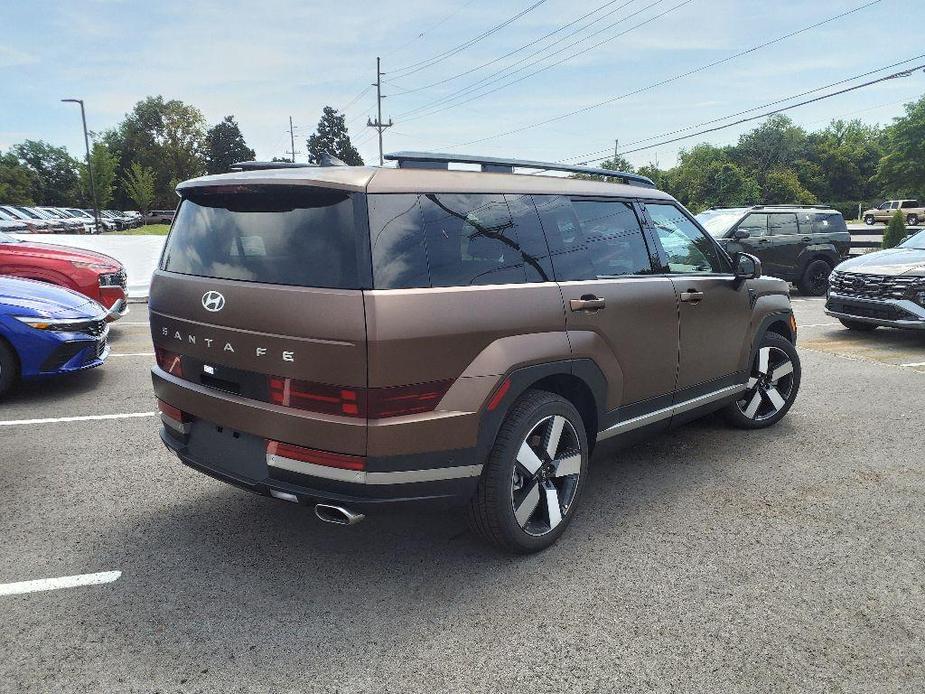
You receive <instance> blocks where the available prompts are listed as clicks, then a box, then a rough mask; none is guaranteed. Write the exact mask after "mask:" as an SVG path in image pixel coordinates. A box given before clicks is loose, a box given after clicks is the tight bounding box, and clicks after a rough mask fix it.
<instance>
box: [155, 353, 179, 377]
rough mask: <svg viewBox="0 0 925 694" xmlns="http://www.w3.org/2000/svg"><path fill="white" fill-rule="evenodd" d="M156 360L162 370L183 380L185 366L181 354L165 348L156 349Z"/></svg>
mask: <svg viewBox="0 0 925 694" xmlns="http://www.w3.org/2000/svg"><path fill="white" fill-rule="evenodd" d="M154 358H155V359H156V360H157V365H158V366H159V367H161V369H163V370H164V371H166V372H167V373H169V374H172V375H173V376H176V377H177V378H183V364H182V363H181V361H180V355H179V354H177V353H176V352H171V351H170V350H168V349H164V348H163V347H155V348H154Z"/></svg>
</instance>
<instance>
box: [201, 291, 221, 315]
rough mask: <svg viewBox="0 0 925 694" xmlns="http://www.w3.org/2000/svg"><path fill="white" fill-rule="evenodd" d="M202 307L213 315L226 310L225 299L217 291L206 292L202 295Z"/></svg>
mask: <svg viewBox="0 0 925 694" xmlns="http://www.w3.org/2000/svg"><path fill="white" fill-rule="evenodd" d="M202 307H203V308H204V309H205V310H206V311H212V313H215V312H216V311H221V310H222V309H223V308H225V297H224V296H222V295H221V294H220V293H219V292H217V291H215V290H213V291H211V292H206V293H205V294H203V295H202Z"/></svg>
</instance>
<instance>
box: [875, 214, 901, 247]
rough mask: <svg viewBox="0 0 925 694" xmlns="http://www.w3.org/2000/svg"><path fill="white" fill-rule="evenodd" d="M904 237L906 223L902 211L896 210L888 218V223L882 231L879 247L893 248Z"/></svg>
mask: <svg viewBox="0 0 925 694" xmlns="http://www.w3.org/2000/svg"><path fill="white" fill-rule="evenodd" d="M904 238H906V223H905V222H904V221H903V213H902V212H900V211H899V210H896V212H894V213H893V216H892V217H891V218H890V223H889V224H887V227H886V231H884V232H883V243H882V244H880V247H881V248H893V247H895V246H898V245H899V242H900V241H902V240H903V239H904Z"/></svg>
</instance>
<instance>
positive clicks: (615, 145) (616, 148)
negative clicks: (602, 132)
mask: <svg viewBox="0 0 925 694" xmlns="http://www.w3.org/2000/svg"><path fill="white" fill-rule="evenodd" d="M619 151H620V140H614V141H613V163H614V166H616V165H617V157H618V156H620V155H619Z"/></svg>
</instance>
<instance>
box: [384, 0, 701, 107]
mask: <svg viewBox="0 0 925 694" xmlns="http://www.w3.org/2000/svg"><path fill="white" fill-rule="evenodd" d="M662 2H664V0H655V2H652V3H650V4H649V5H646V6H645V7H643V8H642V9H641V10H637V11H635V12H633V13H631V14H629V15H627V16H626V17H624V18H623V19H620V20H618V21H616V22H614V23H612V24H610V25H609V26H607V27H605V28H604V29H601V30H599V31H596V32H594V33H593V34H589V35H588V36H586V37H585V38H583V39H579V40H578V41H575V42H574V43H571V44H569V45H568V46H566V47H565V48H561V49H559V50H558V51H555V52H554V53H551V54H549V55H547V56H544V57H542V58H540V59H539V60H535V61H533V62H532V63H530V64H528V65H525V66H524V67H521V68H518V69H516V70H514V71H513V72H510V73H508V74H506V75H501V76H500V77H498V78H496V79H493V80H489V81H487V82H486V80H487V79H488V78H485V79H483V80H480V82H485V84H483V85H482V86H488V85H489V84H494V83H496V82H500V81H503V80H505V79H507V78H509V77H512V76H513V75H516V74H517V73H518V72H523V71H524V70H527V69H529V68H531V67H533V66H534V65H537V64H539V63H542V62H543V61H545V60H548V59H549V58H552V57H553V56H556V55H559V54H560V53H564V52H565V51H567V50H568V49H570V48H572V47H574V46H576V45H578V44H579V43H581V42H583V41H587V40H588V39H590V38H592V37H594V36H597V35H598V34H600V33H603V32H604V31H607V30H609V29H612V28H613V27H615V26H617V25H618V24H622V23H623V22H625V21H626V20H627V19H631V18H633V17H635V16H637V15H639V14H641V13H643V12H645V11H646V10H648V9H650V8H652V7H655V5H659V4H661V3H662ZM691 2H693V0H683V1H682V2H680V3H679V4H677V5H675V6H674V7H671V8H669V9H667V10H665V11H664V12H660V13H659V14H657V15H655V16H653V17H649V18H648V19H646V20H643V21H642V22H639V23H638V24H635V25H633V26H631V27H630V28H629V29H625V30H623V31H621V32H619V33H617V34H615V35H613V36H610V37H608V38H606V39H604V40H603V41H599V42H598V43H596V44H594V45H593V46H588V47H587V48H584V49H582V50H580V51H578V52H576V53H573V54H572V55H568V56H566V57H564V58H562V59H561V60H557V61H556V62H554V63H550V64H549V65H545V66H543V67H541V68H539V69H538V70H534V71H533V72H531V73H529V74H527V75H524V76H522V77H518V78H517V79H515V80H512V81H510V82H507V83H506V84H502V85H499V86H497V87H495V88H494V89H489V90H488V91H485V92H482V93H480V94H475V95H474V96H471V97H469V98H467V99H464V100H463V101H459V102H457V103H455V104H447V102H448V101H453V100H454V99H456V98H457V97H456V96H455V95H453V94H451V95H449V96H447V97H444V98H442V99H438V100H437V101H435V102H432V103H431V104H429V105H426V106H423V107H420V108H417V109H412V110H411V111H407V112H405V113H401V114H399V115H398V117H399V118H405V121H406V122H407V121H409V120H418V119H420V118H425V117H427V116H432V115H434V114H437V113H440V112H441V111H445V110H447V109H449V108H456V107H457V106H461V105H463V104H468V103H470V102H472V101H475V100H476V99H481V98H482V97H484V96H488V95H489V94H493V93H495V92H497V91H500V90H502V89H506V88H508V87H510V86H512V85H514V84H517V83H519V82H523V81H524V80H526V79H529V78H530V77H533V76H535V75H538V74H540V73H541V72H545V71H546V70H550V69H552V68H554V67H556V66H557V65H561V64H562V63H565V62H567V61H569V60H571V59H572V58H575V57H577V56H580V55H584V54H585V53H587V52H588V51H591V50H594V49H595V48H599V47H600V46H603V45H604V44H605V43H609V42H611V41H614V40H616V39H618V38H620V37H621V36H625V35H626V34H628V33H630V32H631V31H635V30H636V29H639V28H640V27H642V26H645V25H646V24H649V23H651V22H654V21H655V20H657V19H661V18H662V17H664V16H665V15H667V14H670V13H672V12H674V11H675V10H677V9H680V8H681V7H683V6H684V5H688V4H690V3H691ZM540 52H542V51H540ZM534 55H535V54H534ZM520 62H523V61H520ZM514 64H515V65H516V64H517V63H514ZM506 69H507V68H504V69H502V70H500V71H498V72H495V73H493V74H495V75H497V74H499V73H502V72H504V71H505V70H506ZM489 77H491V75H489ZM478 88H481V87H479V84H478V83H476V84H475V85H472V86H471V87H466V88H464V89H462V90H460V91H459V92H456V93H455V94H457V95H459V96H466V94H465V93H463V92H469V93H471V92H473V91H475V89H478ZM440 104H446V105H444V106H440V107H439V108H435V109H433V110H432V111H430V112H429V113H422V114H420V115H417V116H415V117H414V118H406V116H408V115H409V114H413V113H419V112H420V111H423V110H427V109H428V108H431V107H433V106H439V105H440Z"/></svg>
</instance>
